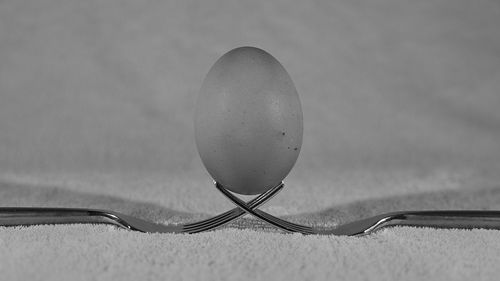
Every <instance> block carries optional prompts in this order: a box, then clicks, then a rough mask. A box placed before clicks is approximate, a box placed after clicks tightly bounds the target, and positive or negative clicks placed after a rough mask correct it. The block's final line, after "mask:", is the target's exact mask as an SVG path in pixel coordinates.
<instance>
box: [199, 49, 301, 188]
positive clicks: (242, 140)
mask: <svg viewBox="0 0 500 281" xmlns="http://www.w3.org/2000/svg"><path fill="white" fill-rule="evenodd" d="M302 134H303V120H302V109H301V105H300V100H299V95H298V94H297V90H296V89H295V86H294V84H293V82H292V79H291V78H290V75H288V73H287V71H286V70H285V69H284V68H283V66H282V65H281V64H280V63H279V62H278V61H277V60H276V59H275V58H274V57H273V56H271V55H270V54H269V53H267V52H265V51H263V50H261V49H258V48H254V47H241V48H236V49H233V50H231V51H229V52H228V53H226V54H224V55H223V56H222V57H221V58H220V59H219V60H217V62H215V64H214V65H213V66H212V68H211V69H210V71H209V72H208V74H207V76H206V78H205V80H204V81H203V85H202V86H201V90H200V93H199V97H198V102H197V106H196V118H195V137H196V145H197V148H198V152H199V154H200V157H201V160H202V162H203V164H204V165H205V167H206V169H207V171H208V173H209V174H210V175H211V176H212V177H213V179H214V180H215V181H217V182H218V183H220V184H221V185H222V186H224V187H225V188H227V189H229V190H231V191H233V192H236V193H239V194H259V193H262V192H264V191H266V190H268V189H270V188H272V187H274V186H276V185H278V184H279V183H280V182H281V181H282V180H283V179H284V178H285V177H286V176H287V175H288V173H289V172H290V170H291V169H292V167H293V165H294V164H295V162H296V161H297V157H298V156H299V152H300V148H301V145H302Z"/></svg>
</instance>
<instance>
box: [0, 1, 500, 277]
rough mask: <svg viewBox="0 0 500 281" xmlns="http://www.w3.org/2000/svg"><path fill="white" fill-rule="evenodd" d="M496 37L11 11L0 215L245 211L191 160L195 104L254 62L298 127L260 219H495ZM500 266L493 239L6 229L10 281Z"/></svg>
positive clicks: (259, 9) (450, 233)
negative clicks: (275, 68)
mask: <svg viewBox="0 0 500 281" xmlns="http://www.w3.org/2000/svg"><path fill="white" fill-rule="evenodd" d="M498 26H500V4H498V3H497V2H496V1H487V0H479V1H473V2H471V1H465V0H464V1H462V0H454V1H451V0H440V1H430V0H429V1H427V0H426V1H395V0H377V1H343V0H341V1H293V2H290V1H251V2H250V1H245V2H243V1H242V2H241V3H238V2H236V1H177V2H174V1H172V2H169V1H76V0H75V1H49V0H46V1H0V206H54V207H91V208H103V209H111V210H116V211H120V212H122V213H126V214H130V215H133V216H137V217H141V218H144V219H147V220H151V221H155V222H162V223H185V222H190V221H195V220H198V219H202V218H208V217H210V216H212V215H215V214H218V213H220V212H222V211H225V210H227V209H229V208H232V204H230V203H229V202H228V201H227V200H225V199H224V198H223V196H222V195H221V194H219V193H218V192H217V191H216V190H215V188H214V187H213V186H212V184H211V180H210V177H209V176H208V175H207V173H206V172H205V171H204V168H203V166H202V164H201V161H200V160H199V159H198V156H197V152H196V147H195V144H194V132H193V114H194V105H195V100H196V95H197V91H198V89H199V87H200V85H201V81H202V80H203V78H204V76H205V74H206V72H207V71H208V69H209V68H210V66H211V65H212V64H213V63H214V62H215V60H216V59H217V58H218V57H219V56H221V55H222V54H223V53H225V52H227V51H228V50H230V49H232V48H234V47H238V46H244V45H252V46H256V47H260V48H263V49H265V50H266V51H268V52H270V53H271V54H273V55H274V56H275V57H276V58H277V59H278V60H279V61H280V62H281V63H282V64H283V65H284V67H285V68H286V69H287V70H288V72H289V73H290V76H291V77H292V79H293V81H294V83H295V85H296V87H297V90H298V92H299V95H300V98H301V101H302V106H303V112H304V142H303V148H302V151H301V154H300V156H299V160H298V162H297V164H296V166H295V168H294V169H293V170H292V172H291V173H290V175H289V176H288V177H287V179H286V181H285V182H286V188H285V189H284V190H283V191H282V192H281V193H280V194H279V195H277V196H276V197H275V198H273V199H272V200H271V201H270V202H269V203H267V204H266V205H265V206H263V207H262V209H263V210H266V211H268V212H270V213H272V214H275V215H277V216H280V217H283V218H286V219H289V220H291V221H295V222H299V223H304V224H309V225H315V226H334V225H337V224H339V223H345V222H349V221H352V220H356V219H361V218H364V217H368V216H371V215H375V214H379V213H383V212H389V211H397V210H420V209H427V210H429V209H431V210H432V209H482V210H491V209H500V181H499V179H500V173H499V171H500V111H499V110H498V108H499V107H500V94H499V93H500V29H499V28H498ZM243 198H244V199H246V200H247V199H249V198H251V197H248V196H243ZM499 262H500V232H499V231H493V230H436V229H417V228H409V227H401V228H391V229H386V230H383V231H380V232H377V233H375V234H373V235H370V236H367V237H362V238H352V237H333V236H328V237H325V236H323V237H318V236H302V235H297V234H284V233H281V232H278V231H276V230H274V229H273V228H271V227H268V226H266V225H264V224H263V223H260V222H258V221H256V220H254V219H252V218H249V217H245V218H243V219H241V220H239V221H237V222H234V223H232V224H230V225H229V226H228V227H226V228H223V229H221V230H218V231H214V232H209V233H202V234H196V235H173V234H172V235H170V234H168V235H167V234H163V235H159V234H154V235H153V234H142V233H136V232H128V231H125V230H120V229H117V228H115V227H111V226H102V225H101V226H93V225H71V226H36V227H23V228H0V272H1V274H2V280H4V279H5V280H67V279H69V278H71V279H75V280H89V279H90V280H116V279H121V280H137V279H142V280H160V279H162V280H165V279H169V280H170V279H178V280H196V279H198V280H304V279H316V280H332V279H333V280H366V279H371V280H401V279H405V280H428V279H455V280H470V279H473V278H474V279H477V280H496V279H497V277H498V274H500V270H499V269H498V264H499Z"/></svg>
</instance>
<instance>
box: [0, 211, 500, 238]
mask: <svg viewBox="0 0 500 281" xmlns="http://www.w3.org/2000/svg"><path fill="white" fill-rule="evenodd" d="M228 213H229V212H228ZM239 215H240V212H239V211H237V212H233V211H230V215H226V216H228V217H234V216H239ZM221 217H222V216H221ZM226 219H227V218H226ZM76 223H91V224H112V225H116V226H119V227H121V228H125V229H129V230H135V231H140V232H147V233H194V232H200V231H202V230H201V229H202V228H198V229H197V230H198V231H193V229H192V227H190V226H192V225H193V224H187V225H180V224H179V225H174V224H170V225H166V224H159V223H153V222H149V221H145V220H142V219H139V218H135V217H131V216H128V215H125V214H121V213H118V212H113V211H107V210H96V209H76V208H0V225H1V226H19V225H37V224H76ZM293 225H296V224H293ZM398 225H399V226H419V227H434V228H460V229H472V228H486V229H500V211H458V210H455V211H402V212H393V213H387V214H382V215H378V216H374V217H371V218H367V219H363V220H358V221H354V222H351V223H347V224H342V225H339V226H336V227H330V228H314V227H309V226H300V225H297V226H300V227H298V228H295V227H290V230H289V231H290V232H298V233H303V234H318V235H340V236H344V235H347V236H361V235H367V234H370V233H373V232H375V231H377V230H379V229H382V228H385V227H388V226H398Z"/></svg>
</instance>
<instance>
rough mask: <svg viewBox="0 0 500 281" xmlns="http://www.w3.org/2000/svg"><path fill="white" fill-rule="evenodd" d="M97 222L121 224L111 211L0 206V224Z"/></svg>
mask: <svg viewBox="0 0 500 281" xmlns="http://www.w3.org/2000/svg"><path fill="white" fill-rule="evenodd" d="M76 223H99V224H113V225H117V226H121V227H123V226H122V224H120V218H118V216H116V215H114V214H113V213H112V212H109V211H103V210H95V209H79V208H25V207H4V208H0V226H17V225H25V226H27V225H40V224H76Z"/></svg>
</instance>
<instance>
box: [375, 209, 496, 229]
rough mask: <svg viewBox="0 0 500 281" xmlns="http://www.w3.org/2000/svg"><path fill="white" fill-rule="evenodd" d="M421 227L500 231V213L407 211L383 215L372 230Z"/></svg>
mask: <svg viewBox="0 0 500 281" xmlns="http://www.w3.org/2000/svg"><path fill="white" fill-rule="evenodd" d="M396 225H401V226H419V227H434V228H461V229H472V228H485V229H500V211H479V210H477V211H476V210H466V211H465V210H451V211H406V212H395V213H389V214H386V215H383V217H382V218H381V219H380V220H379V222H378V223H377V224H375V225H374V226H373V227H372V228H373V229H372V230H375V229H377V228H382V227H385V226H396Z"/></svg>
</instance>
